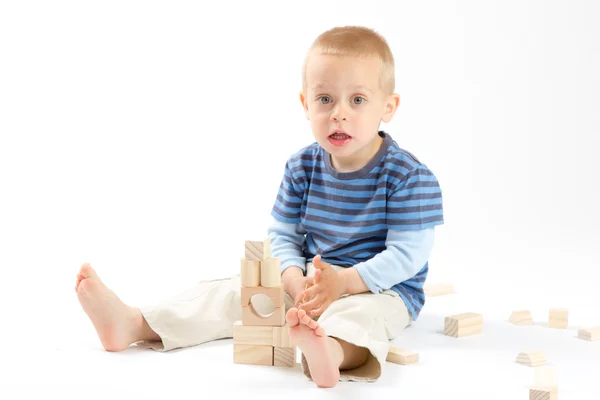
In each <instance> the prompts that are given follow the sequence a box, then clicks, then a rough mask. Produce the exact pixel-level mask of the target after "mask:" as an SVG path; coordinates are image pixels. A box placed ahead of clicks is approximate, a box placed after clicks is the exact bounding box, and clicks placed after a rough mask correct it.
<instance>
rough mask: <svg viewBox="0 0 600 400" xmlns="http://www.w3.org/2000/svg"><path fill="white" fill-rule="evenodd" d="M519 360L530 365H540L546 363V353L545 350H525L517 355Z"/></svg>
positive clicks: (520, 362)
mask: <svg viewBox="0 0 600 400" xmlns="http://www.w3.org/2000/svg"><path fill="white" fill-rule="evenodd" d="M517 362H518V363H519V364H523V365H527V366H528V367H539V366H540V365H546V354H545V353H544V352H543V351H524V352H521V353H519V355H518V356H517Z"/></svg>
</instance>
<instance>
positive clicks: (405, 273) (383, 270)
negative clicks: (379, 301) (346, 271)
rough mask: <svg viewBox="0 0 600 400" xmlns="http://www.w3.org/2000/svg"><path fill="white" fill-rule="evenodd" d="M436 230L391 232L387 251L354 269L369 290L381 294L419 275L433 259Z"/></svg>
mask: <svg viewBox="0 0 600 400" xmlns="http://www.w3.org/2000/svg"><path fill="white" fill-rule="evenodd" d="M434 229H435V228H426V229H420V230H412V231H396V230H389V231H388V234H387V238H386V242H385V244H386V249H385V250H383V251H382V252H381V253H379V254H377V255H375V256H374V257H373V258H371V259H369V260H367V261H364V262H361V263H358V264H356V265H355V266H354V268H356V270H357V272H358V274H359V275H360V277H361V278H362V280H363V281H364V282H365V285H366V286H367V287H368V288H369V290H370V291H371V292H373V293H380V292H381V291H383V290H387V289H390V288H391V287H392V286H394V285H397V284H398V283H401V282H404V281H405V280H407V279H410V278H412V277H413V276H415V275H416V274H417V273H418V272H419V271H420V270H421V269H422V268H423V266H424V265H425V263H427V260H428V259H429V256H430V254H431V249H432V248H433V238H434Z"/></svg>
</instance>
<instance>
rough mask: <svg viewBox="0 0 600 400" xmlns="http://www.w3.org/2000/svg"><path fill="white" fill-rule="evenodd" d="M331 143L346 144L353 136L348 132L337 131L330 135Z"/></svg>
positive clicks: (335, 144)
mask: <svg viewBox="0 0 600 400" xmlns="http://www.w3.org/2000/svg"><path fill="white" fill-rule="evenodd" d="M328 139H329V143H331V144H332V145H334V146H344V145H345V144H346V143H348V142H350V140H351V139H352V136H350V135H348V134H347V133H346V132H342V131H335V132H333V133H332V134H331V135H329V138H328Z"/></svg>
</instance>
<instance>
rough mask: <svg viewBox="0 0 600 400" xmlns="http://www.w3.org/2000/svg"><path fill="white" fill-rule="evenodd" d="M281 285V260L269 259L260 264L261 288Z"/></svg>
mask: <svg viewBox="0 0 600 400" xmlns="http://www.w3.org/2000/svg"><path fill="white" fill-rule="evenodd" d="M280 285H281V263H280V261H279V258H275V257H267V258H265V259H264V260H263V261H261V263H260V286H264V287H276V286H280Z"/></svg>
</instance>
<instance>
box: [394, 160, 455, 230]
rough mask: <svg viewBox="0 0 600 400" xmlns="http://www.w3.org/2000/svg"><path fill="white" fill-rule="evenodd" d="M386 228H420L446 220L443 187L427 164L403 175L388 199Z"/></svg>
mask: <svg viewBox="0 0 600 400" xmlns="http://www.w3.org/2000/svg"><path fill="white" fill-rule="evenodd" d="M386 219H387V228H388V229H390V230H396V231H400V230H413V231H414V230H421V229H424V228H430V227H433V226H436V225H441V224H443V223H444V217H443V207H442V191H441V188H440V185H439V182H438V180H437V178H436V177H435V175H433V173H432V172H431V171H430V170H429V169H427V167H425V166H424V165H422V164H421V165H419V166H418V167H417V168H415V169H413V170H412V171H410V172H409V173H408V174H406V175H405V176H404V178H402V180H401V181H400V182H399V183H398V185H397V186H396V188H395V190H394V192H393V193H392V194H391V196H390V197H389V198H388V200H387V209H386Z"/></svg>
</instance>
